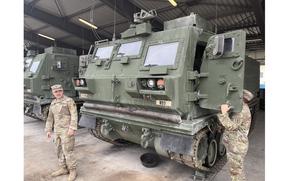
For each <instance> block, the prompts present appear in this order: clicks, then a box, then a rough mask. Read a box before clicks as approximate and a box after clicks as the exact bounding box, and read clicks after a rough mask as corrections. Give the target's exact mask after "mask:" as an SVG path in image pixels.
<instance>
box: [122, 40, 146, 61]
mask: <svg viewBox="0 0 290 181" xmlns="http://www.w3.org/2000/svg"><path fill="white" fill-rule="evenodd" d="M141 45H142V41H135V42H130V43H123V44H121V46H120V48H119V51H118V54H117V57H122V56H134V55H139V53H140V49H141Z"/></svg>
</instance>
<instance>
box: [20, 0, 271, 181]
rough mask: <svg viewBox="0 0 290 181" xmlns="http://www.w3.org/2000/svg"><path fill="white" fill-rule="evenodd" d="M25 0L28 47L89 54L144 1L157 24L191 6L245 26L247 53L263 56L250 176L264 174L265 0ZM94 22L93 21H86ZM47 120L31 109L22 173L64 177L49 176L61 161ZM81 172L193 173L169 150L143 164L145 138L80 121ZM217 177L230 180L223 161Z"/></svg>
mask: <svg viewBox="0 0 290 181" xmlns="http://www.w3.org/2000/svg"><path fill="white" fill-rule="evenodd" d="M176 3H177V5H176V6H173V5H172V4H171V3H170V2H169V1H168V0H24V45H25V46H24V54H26V53H27V52H28V50H34V51H35V52H36V53H37V54H39V53H43V52H44V48H47V47H50V46H57V47H64V48H70V49H74V50H76V51H77V55H85V54H87V53H88V50H89V48H90V46H91V45H92V44H94V42H95V41H98V40H103V39H109V40H112V38H113V37H115V38H116V39H118V38H120V37H121V36H120V33H121V32H124V31H125V30H126V29H128V27H129V26H130V24H131V23H132V22H133V14H134V13H136V12H139V11H140V10H141V9H144V10H146V11H149V10H152V9H155V10H156V12H157V18H155V19H154V21H153V22H152V27H153V31H159V30H162V29H163V22H164V21H168V20H172V19H175V18H179V17H183V16H188V15H189V14H190V13H191V12H194V13H197V14H198V15H200V16H201V17H203V18H205V19H207V20H208V21H210V22H211V23H213V24H215V26H216V32H217V33H223V32H227V31H233V30H238V29H243V30H245V31H246V34H247V41H246V54H247V55H248V56H249V57H251V58H253V59H255V60H256V61H258V62H260V71H261V72H260V109H259V111H258V112H257V115H256V123H255V128H254V131H253V132H252V133H251V134H250V136H249V140H250V147H249V151H248V154H247V157H246V161H245V169H246V174H247V178H248V180H249V181H260V180H261V181H262V180H265V173H264V172H265V154H264V151H265V149H264V148H265V117H264V115H265V113H264V101H265V98H264V94H265V82H264V67H265V6H264V4H265V2H264V0H231V1H230V0H219V1H217V0H176ZM88 23H89V24H90V25H88ZM44 126H45V123H44V122H41V121H39V120H36V119H32V118H29V117H26V116H25V120H24V180H27V181H28V180H29V181H31V180H32V181H33V180H35V181H38V180H55V181H61V180H66V177H65V176H62V177H57V178H53V179H52V178H51V177H50V176H49V174H50V173H51V171H52V170H53V169H55V167H56V165H57V158H56V155H55V152H54V145H53V143H52V142H46V138H45V133H44ZM75 152H76V157H77V160H78V162H79V164H78V169H79V170H78V172H79V174H78V178H77V180H80V181H81V180H84V181H90V180H100V181H105V180H109V181H111V180H112V181H114V180H120V181H123V180H124V181H125V180H136V181H143V180H150V181H155V180H156V181H157V180H160V181H163V180H164V181H167V180H168V181H171V180H172V181H173V180H176V181H187V180H192V174H193V170H192V169H191V168H189V167H187V166H184V165H181V164H179V163H176V162H174V161H171V160H169V159H166V158H162V160H161V162H160V164H159V165H158V166H157V167H155V168H145V167H144V166H143V165H142V164H141V162H140V159H139V157H140V156H141V155H142V154H143V153H146V152H148V150H145V149H143V148H141V147H140V146H137V145H134V144H132V145H131V144H129V145H126V146H122V147H117V146H113V145H110V144H109V143H106V142H103V141H101V140H98V139H96V138H94V137H93V136H92V135H90V134H89V133H88V131H87V130H86V129H79V130H78V131H77V136H76V146H75ZM211 180H215V181H229V180H230V177H229V172H228V167H227V165H225V166H224V167H223V168H222V169H221V170H220V171H219V172H218V173H217V174H216V175H215V176H214V177H213V178H212V179H211Z"/></svg>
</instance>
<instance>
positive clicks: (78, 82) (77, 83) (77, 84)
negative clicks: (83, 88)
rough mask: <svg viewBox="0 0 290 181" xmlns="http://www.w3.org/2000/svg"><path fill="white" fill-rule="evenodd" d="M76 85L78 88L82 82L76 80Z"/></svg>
mask: <svg viewBox="0 0 290 181" xmlns="http://www.w3.org/2000/svg"><path fill="white" fill-rule="evenodd" d="M75 84H76V86H77V87H78V86H80V80H79V79H76V80H75Z"/></svg>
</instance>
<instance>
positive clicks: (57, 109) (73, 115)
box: [45, 95, 78, 133]
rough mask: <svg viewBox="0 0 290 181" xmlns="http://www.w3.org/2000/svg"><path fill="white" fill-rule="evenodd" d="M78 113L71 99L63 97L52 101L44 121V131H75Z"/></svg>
mask: <svg viewBox="0 0 290 181" xmlns="http://www.w3.org/2000/svg"><path fill="white" fill-rule="evenodd" d="M77 121H78V113H77V108H76V105H75V102H74V100H73V99H72V98H69V97H67V96H65V95H64V96H63V98H61V99H58V100H57V99H54V100H53V101H52V102H51V104H50V107H49V113H48V117H47V120H46V126H45V131H46V132H48V131H52V128H54V131H55V132H56V133H62V132H64V131H67V130H68V128H71V129H73V130H77Z"/></svg>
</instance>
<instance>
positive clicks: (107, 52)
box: [94, 46, 114, 59]
mask: <svg viewBox="0 0 290 181" xmlns="http://www.w3.org/2000/svg"><path fill="white" fill-rule="evenodd" d="M113 48H114V46H108V47H100V48H98V49H97V52H96V54H95V56H94V58H97V59H110V57H111V55H112V52H113Z"/></svg>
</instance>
